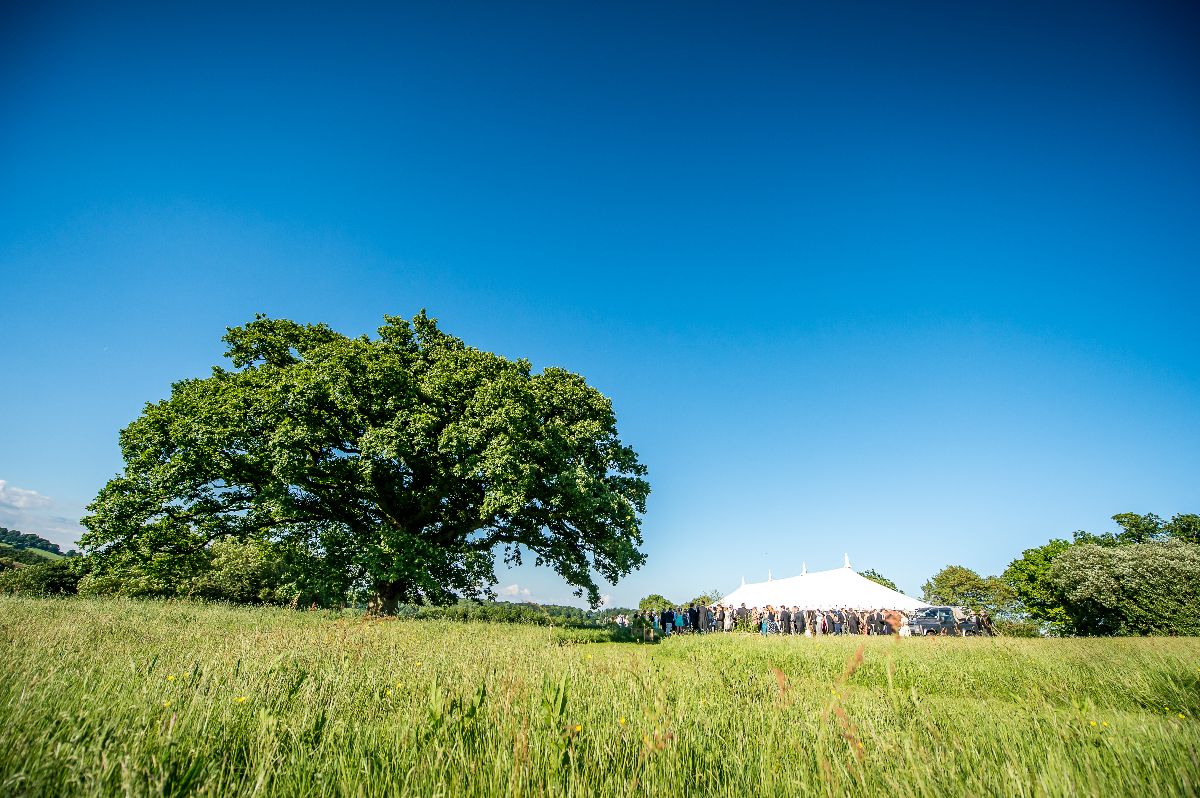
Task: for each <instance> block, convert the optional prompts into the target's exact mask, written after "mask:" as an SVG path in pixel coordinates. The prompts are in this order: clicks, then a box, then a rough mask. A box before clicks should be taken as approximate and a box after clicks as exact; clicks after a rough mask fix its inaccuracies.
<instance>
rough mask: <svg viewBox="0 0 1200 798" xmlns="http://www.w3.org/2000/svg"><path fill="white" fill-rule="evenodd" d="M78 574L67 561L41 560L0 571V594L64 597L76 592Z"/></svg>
mask: <svg viewBox="0 0 1200 798" xmlns="http://www.w3.org/2000/svg"><path fill="white" fill-rule="evenodd" d="M78 584H79V574H78V573H77V572H76V570H75V568H74V567H73V564H72V563H71V562H70V561H69V560H65V559H64V560H54V561H51V562H46V561H45V560H42V561H41V563H40V564H39V565H24V566H21V567H19V568H12V569H9V570H7V571H0V594H10V595H19V596H64V595H72V594H74V593H75V592H76V591H77V588H78Z"/></svg>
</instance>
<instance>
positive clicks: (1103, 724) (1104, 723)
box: [1100, 721, 1108, 726]
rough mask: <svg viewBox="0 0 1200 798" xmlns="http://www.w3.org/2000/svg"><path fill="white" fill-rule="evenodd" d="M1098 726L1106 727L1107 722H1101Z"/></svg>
mask: <svg viewBox="0 0 1200 798" xmlns="http://www.w3.org/2000/svg"><path fill="white" fill-rule="evenodd" d="M1100 725H1101V726H1107V725H1108V721H1103V722H1101V724H1100Z"/></svg>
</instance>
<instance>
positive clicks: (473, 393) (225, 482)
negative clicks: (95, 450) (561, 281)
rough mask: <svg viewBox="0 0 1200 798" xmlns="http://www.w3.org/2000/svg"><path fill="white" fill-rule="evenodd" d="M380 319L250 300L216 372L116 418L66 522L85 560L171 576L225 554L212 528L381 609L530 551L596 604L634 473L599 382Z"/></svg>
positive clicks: (466, 580)
mask: <svg viewBox="0 0 1200 798" xmlns="http://www.w3.org/2000/svg"><path fill="white" fill-rule="evenodd" d="M385 322H386V323H385V324H384V325H383V326H382V327H380V328H379V331H378V333H379V334H378V337H377V338H374V339H372V338H369V337H367V336H362V337H358V338H350V337H347V336H344V335H341V334H339V333H337V332H335V331H334V330H332V329H330V328H329V327H327V326H326V325H323V324H315V325H312V324H310V325H302V324H298V323H296V322H293V321H289V320H286V319H271V318H267V317H265V316H258V317H256V318H255V320H254V321H252V322H250V323H248V324H245V325H243V326H240V327H233V328H230V329H229V330H228V331H227V334H226V335H225V336H224V339H223V340H224V341H225V342H226V344H228V351H227V352H226V356H227V357H228V358H229V359H230V360H231V362H232V364H233V368H232V369H224V368H220V367H216V368H214V369H213V370H212V374H211V376H209V377H207V378H205V379H189V380H184V381H181V382H178V383H176V384H175V385H173V386H172V389H171V395H170V397H169V398H168V399H165V400H163V401H160V402H156V403H152V404H147V405H146V407H145V409H144V411H143V412H142V415H141V416H140V417H139V418H138V419H136V420H135V421H134V422H133V423H131V424H130V425H129V426H128V427H126V428H125V429H124V430H123V431H122V432H121V436H120V442H121V452H122V455H123V456H124V460H125V468H124V472H123V473H122V474H120V475H118V476H116V477H114V478H113V479H112V480H110V481H109V482H108V484H107V485H105V486H104V488H103V489H102V490H101V491H100V493H99V495H98V496H97V497H96V499H95V501H94V502H93V503H92V504H91V505H90V506H89V507H88V510H89V515H87V516H86V517H85V518H84V519H83V523H84V525H85V526H86V527H87V529H88V532H87V534H86V535H85V536H84V537H83V539H82V541H81V542H82V544H83V546H84V548H85V551H86V553H87V554H88V555H89V561H90V562H91V567H92V568H93V572H94V574H96V575H103V574H105V573H108V574H119V573H121V572H123V571H128V570H136V571H138V572H139V573H141V574H148V575H150V576H152V577H153V578H155V579H157V580H159V581H161V582H171V581H178V580H186V579H190V578H193V577H194V575H195V574H196V573H198V572H200V571H203V570H204V569H205V568H207V567H208V566H209V565H210V564H211V562H212V560H213V557H214V556H224V557H226V559H228V557H229V556H231V552H232V551H233V550H231V549H226V550H224V551H222V550H221V549H220V547H217V549H216V555H214V544H217V543H218V542H219V541H222V540H233V541H239V542H247V541H251V542H253V541H261V542H263V543H264V544H266V545H269V546H270V547H273V550H276V551H278V552H284V553H286V554H287V556H288V558H289V561H290V563H291V564H292V567H293V569H295V570H298V571H299V572H300V573H301V575H302V576H303V577H304V578H307V579H312V580H317V581H324V582H329V581H330V580H332V582H333V583H335V584H336V585H338V586H340V587H341V588H342V589H345V588H348V587H350V586H351V585H353V584H356V583H358V584H362V585H364V586H365V587H367V588H368V589H369V590H370V592H371V593H372V594H373V596H374V598H373V606H374V608H375V609H377V610H379V611H382V612H392V611H394V610H395V607H396V606H397V605H398V603H400V602H415V603H446V602H450V601H454V600H455V599H457V598H459V597H473V598H475V597H483V596H492V587H493V585H494V584H495V575H494V568H495V561H496V557H497V556H498V555H500V556H503V558H504V561H505V562H507V563H510V564H519V563H520V562H521V561H522V558H523V557H525V556H528V555H532V556H533V558H534V561H535V563H536V564H537V565H548V566H550V567H552V568H553V569H554V570H555V571H556V572H557V573H558V574H559V575H561V576H562V577H563V579H564V580H565V581H566V582H567V583H569V584H570V585H572V586H574V587H575V588H576V591H575V593H576V595H584V594H586V596H587V598H588V600H589V602H590V603H591V604H592V605H593V606H595V605H597V604H598V603H599V602H600V592H599V588H598V586H597V584H596V579H595V577H596V576H597V575H598V576H599V577H602V578H603V579H605V580H607V581H608V582H616V581H617V580H618V579H620V578H621V577H623V576H625V575H627V574H628V573H630V572H631V571H632V570H633V569H636V568H638V567H639V566H640V565H641V564H642V563H643V562H644V560H645V555H644V554H642V553H641V552H640V551H639V549H638V546H639V545H640V544H641V542H642V537H641V514H642V513H644V512H645V509H646V507H645V505H646V498H647V495H648V494H649V490H650V487H649V484H648V483H647V482H646V480H645V479H644V478H643V477H644V476H645V474H646V469H645V467H644V466H643V465H642V464H641V463H640V462H639V460H638V457H637V454H636V453H635V452H634V450H633V449H632V448H630V447H628V446H626V445H625V444H623V443H622V442H621V440H620V439H619V437H618V435H617V429H616V417H615V414H614V412H613V408H612V403H611V402H610V400H609V399H608V398H606V397H605V396H604V395H602V394H601V393H600V392H599V391H597V390H596V389H595V388H593V387H591V386H589V385H588V384H587V382H586V381H585V380H584V378H583V377H581V376H579V375H577V374H573V373H571V372H569V371H566V370H564V369H561V368H547V369H544V370H543V371H541V372H540V373H534V372H533V371H532V368H531V366H530V363H529V362H528V361H526V360H509V359H506V358H504V357H501V356H499V355H495V354H492V353H489V352H485V351H482V350H479V349H475V348H473V347H470V346H468V345H466V344H465V343H464V342H463V341H461V340H459V339H458V338H455V337H453V336H451V335H449V334H447V333H445V332H443V331H442V330H441V329H439V327H438V325H437V323H436V321H435V320H434V319H431V318H429V317H428V316H426V315H425V313H424V312H422V313H420V314H418V315H417V316H416V317H415V318H413V319H412V321H411V323H410V322H408V321H405V320H404V319H401V318H397V317H392V316H388V317H385ZM239 556H241V555H240V554H239ZM260 565H261V563H257V561H251V562H249V564H248V565H246V568H248V569H251V570H252V569H253V568H258V567H259V566H260Z"/></svg>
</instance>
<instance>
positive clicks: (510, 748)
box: [0, 597, 1200, 797]
mask: <svg viewBox="0 0 1200 798" xmlns="http://www.w3.org/2000/svg"><path fill="white" fill-rule="evenodd" d="M0 639H2V642H3V652H4V653H3V655H2V656H3V668H2V669H0V673H2V674H3V676H2V678H0V723H2V724H3V728H4V729H5V734H4V740H5V743H6V745H5V746H4V747H3V750H0V793H3V794H5V795H13V796H26V795H28V796H51V795H116V794H122V795H213V796H217V795H233V794H236V795H287V796H291V795H312V794H314V793H320V794H331V795H500V794H505V795H613V796H618V795H631V794H632V795H680V794H695V795H735V794H736V795H741V796H745V795H814V796H818V795H828V796H839V795H864V796H865V795H890V796H931V797H932V796H950V795H964V796H965V795H984V794H994V795H995V794H1005V795H1031V796H1032V795H1063V796H1066V795H1079V794H1090V795H1106V796H1111V795H1142V796H1151V795H1164V796H1165V795H1189V794H1195V793H1196V791H1197V790H1198V789H1200V777H1198V776H1197V775H1196V774H1197V773H1200V763H1198V762H1200V727H1198V726H1197V723H1196V717H1197V714H1198V713H1200V668H1198V666H1197V664H1196V663H1197V662H1200V638H1138V639H1130V638H1124V639H1046V640H1027V639H1015V638H991V639H966V640H963V639H957V638H934V639H922V638H867V639H858V638H851V639H845V638H825V639H815V640H814V639H804V638H791V639H765V640H764V639H761V638H759V637H758V636H757V635H752V634H741V633H735V634H731V635H727V636H726V635H711V636H704V637H683V638H678V639H671V640H667V641H665V642H663V643H661V644H658V645H641V644H633V643H590V644H563V641H561V640H556V639H555V637H554V634H553V632H552V631H551V630H548V629H546V628H543V627H532V626H515V625H496V624H481V623H453V622H440V621H418V620H374V619H369V618H352V617H348V616H338V615H337V614H335V613H332V612H321V611H317V612H295V611H289V610H284V609H274V608H238V607H230V606H223V605H205V604H199V603H191V602H182V601H172V602H144V601H131V600H120V599H107V600H100V599H81V598H69V599H32V598H15V597H0Z"/></svg>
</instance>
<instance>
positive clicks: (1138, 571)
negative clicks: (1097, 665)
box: [1049, 539, 1200, 635]
mask: <svg viewBox="0 0 1200 798" xmlns="http://www.w3.org/2000/svg"><path fill="white" fill-rule="evenodd" d="M1049 578H1050V581H1051V582H1052V583H1053V585H1054V587H1055V589H1056V590H1057V592H1058V595H1060V596H1061V597H1062V607H1063V612H1064V613H1065V614H1066V615H1067V616H1068V617H1069V618H1070V626H1071V629H1072V631H1073V632H1074V633H1075V634H1084V635H1111V634H1122V635H1129V634H1133V635H1144V634H1184V635H1195V634H1200V546H1197V545H1196V544H1194V543H1187V542H1185V541H1182V540H1178V539H1171V540H1166V541H1157V540H1151V541H1149V542H1146V543H1129V544H1126V545H1122V546H1100V545H1097V544H1095V543H1081V544H1079V545H1076V546H1072V547H1070V549H1068V550H1066V551H1064V552H1062V554H1060V555H1059V556H1058V557H1056V558H1055V559H1054V562H1053V564H1052V565H1051V566H1050V574H1049Z"/></svg>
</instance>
